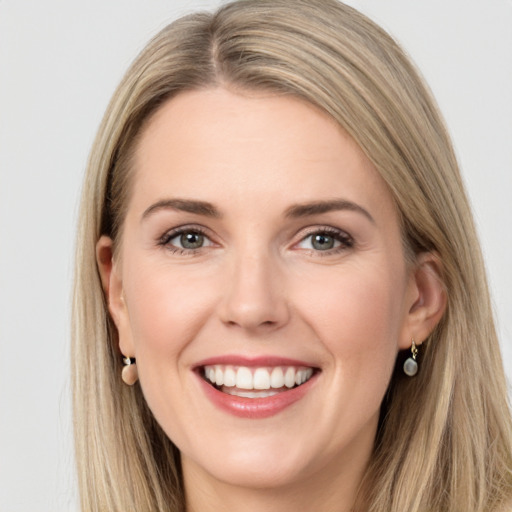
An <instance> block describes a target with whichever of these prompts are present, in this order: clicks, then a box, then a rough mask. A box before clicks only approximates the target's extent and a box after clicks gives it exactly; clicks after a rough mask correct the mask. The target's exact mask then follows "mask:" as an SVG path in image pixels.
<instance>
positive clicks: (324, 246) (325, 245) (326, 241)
mask: <svg viewBox="0 0 512 512" xmlns="http://www.w3.org/2000/svg"><path fill="white" fill-rule="evenodd" d="M336 242H337V240H335V238H334V237H333V236H331V235H328V234H326V233H317V234H316V235H311V246H312V247H313V249H316V250H317V251H328V250H329V249H334V247H335V246H336V245H335V244H336ZM338 245H339V242H338Z"/></svg>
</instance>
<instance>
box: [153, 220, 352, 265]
mask: <svg viewBox="0 0 512 512" xmlns="http://www.w3.org/2000/svg"><path fill="white" fill-rule="evenodd" d="M184 234H195V235H201V236H203V237H204V238H205V239H207V240H208V241H209V242H210V243H211V240H210V238H209V237H208V235H207V233H206V230H204V229H203V228H201V227H200V226H182V227H179V228H176V229H173V230H171V231H167V232H166V233H164V234H163V235H162V236H161V237H160V238H159V239H158V245H159V246H161V247H165V248H166V249H167V250H169V251H170V252H171V253H173V254H177V255H180V256H181V255H183V256H193V255H195V254H197V253H199V252H200V251H201V250H202V249H204V248H205V247H208V246H201V247H198V248H197V249H187V248H183V247H176V246H175V245H172V244H171V243H170V241H171V240H173V239H174V238H177V237H179V236H181V235H184ZM318 235H326V236H328V237H331V238H333V239H334V241H335V242H339V245H338V246H337V247H333V248H331V249H327V250H319V249H317V250H315V249H305V250H306V251H308V252H309V253H310V254H314V255H315V256H320V257H324V256H331V255H333V254H338V253H340V252H343V251H345V250H347V249H350V248H352V247H354V239H353V238H352V237H351V236H350V235H349V234H348V233H346V232H345V231H341V230H339V229H336V228H332V227H327V226H326V227H322V228H312V229H311V231H309V233H307V234H306V235H305V236H303V237H302V238H301V239H300V241H299V242H298V243H297V244H295V246H296V245H298V244H301V243H303V242H305V241H306V240H307V239H308V238H311V237H313V236H318Z"/></svg>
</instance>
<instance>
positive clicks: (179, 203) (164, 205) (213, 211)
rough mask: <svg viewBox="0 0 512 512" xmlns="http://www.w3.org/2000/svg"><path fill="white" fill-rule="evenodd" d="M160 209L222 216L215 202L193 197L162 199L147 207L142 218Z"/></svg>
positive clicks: (206, 215) (216, 216)
mask: <svg viewBox="0 0 512 512" xmlns="http://www.w3.org/2000/svg"><path fill="white" fill-rule="evenodd" d="M160 210H178V211H182V212H188V213H195V214H196V215H203V216H205V217H214V218H220V217H221V214H220V212H219V210H217V208H215V206H213V204H211V203H208V202H207V201H196V200H193V199H161V200H160V201H157V202H156V203H154V204H152V205H151V206H150V207H149V208H146V210H145V211H144V213H143V214H142V218H141V220H145V219H147V218H148V217H149V216H151V215H152V214H154V213H156V212H158V211H160Z"/></svg>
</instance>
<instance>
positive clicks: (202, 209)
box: [142, 199, 375, 224]
mask: <svg viewBox="0 0 512 512" xmlns="http://www.w3.org/2000/svg"><path fill="white" fill-rule="evenodd" d="M160 210H178V211H182V212H187V213H194V214H196V215H203V216H205V217H212V218H221V217H222V215H221V213H220V212H219V210H218V209H217V208H216V207H215V206H214V205H213V204H212V203H209V202H207V201H197V200H193V199H162V200H161V201H157V202H156V203H154V204H152V205H151V206H150V207H149V208H147V209H146V210H145V211H144V213H143V214H142V220H144V219H146V218H147V217H149V216H150V215H152V214H153V213H156V212H158V211H160ZM343 210H348V211H353V212H357V213H361V214H362V215H364V216H365V217H366V218H367V219H368V220H369V221H370V222H372V223H374V224H375V219H374V218H373V217H372V216H371V215H370V213H369V212H368V210H365V209H364V208H363V207H362V206H359V205H358V204H356V203H353V202H352V201H347V200H346V199H330V200H326V201H313V202H310V203H301V204H295V205H292V206H290V207H289V208H287V209H286V211H285V213H284V216H285V217H287V218H294V219H298V218H301V217H309V216H312V215H319V214H322V213H328V212H333V211H343Z"/></svg>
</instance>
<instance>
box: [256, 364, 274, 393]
mask: <svg viewBox="0 0 512 512" xmlns="http://www.w3.org/2000/svg"><path fill="white" fill-rule="evenodd" d="M253 387H254V389H270V375H269V374H268V370H266V369H265V368H258V369H257V370H256V371H255V372H254V377H253Z"/></svg>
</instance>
